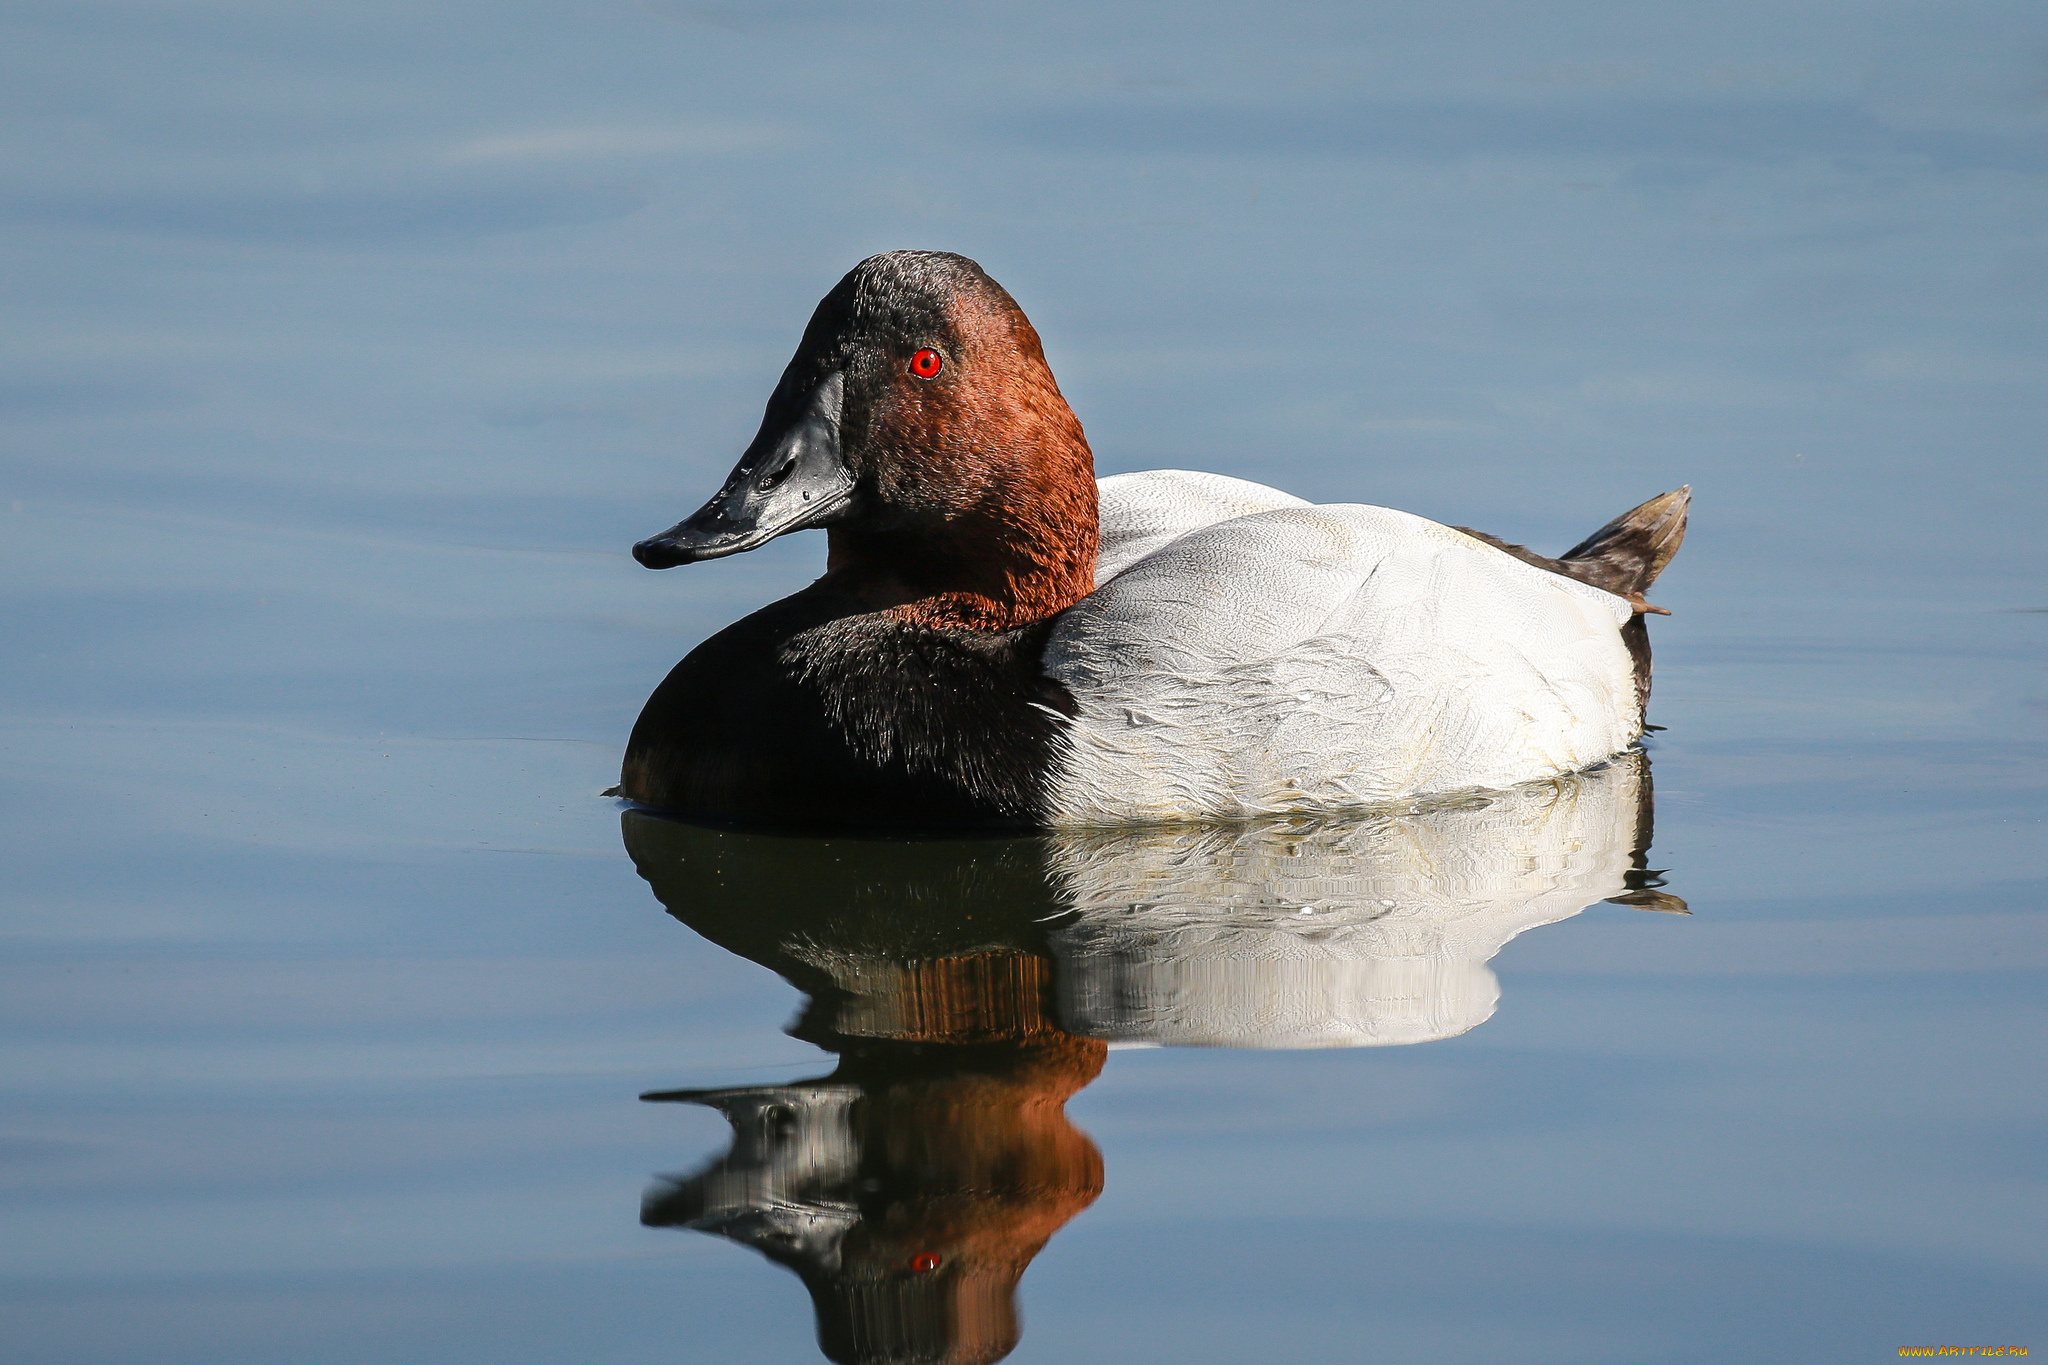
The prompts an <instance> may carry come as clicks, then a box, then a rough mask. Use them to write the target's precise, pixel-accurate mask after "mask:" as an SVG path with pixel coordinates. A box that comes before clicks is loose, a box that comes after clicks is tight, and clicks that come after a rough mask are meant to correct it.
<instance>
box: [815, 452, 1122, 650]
mask: <svg viewBox="0 0 2048 1365" xmlns="http://www.w3.org/2000/svg"><path fill="white" fill-rule="evenodd" d="M1061 465H1062V466H1063V467H1062V468H1060V469H1058V470H1057V471H1051V470H1048V471H1045V473H1046V474H1047V475H1048V477H1040V478H1030V477H1026V478H1022V479H1018V480H1015V481H1009V480H1006V481H1004V486H1002V487H1000V488H998V489H997V490H995V491H994V492H993V493H992V494H991V496H990V497H989V498H988V499H986V500H985V501H984V502H983V503H982V505H981V506H980V507H978V508H976V509H975V510H973V511H971V512H968V513H966V514H963V515H960V516H956V517H954V518H952V519H950V520H949V521H947V522H946V523H945V524H944V525H943V526H941V527H938V528H934V529H930V530H919V531H869V530H863V529H861V528H859V527H852V526H844V527H841V526H835V527H833V528H832V530H831V531H830V532H829V538H830V543H831V553H830V555H829V557H828V558H827V560H826V565H825V572H826V579H827V581H828V582H830V583H831V584H832V586H834V587H835V588H838V589H840V590H841V591H845V592H848V593H851V594H853V595H854V596H856V597H858V598H860V599H861V600H862V601H863V602H864V603H866V604H867V606H868V608H869V609H870V610H872V611H886V612H888V613H889V614H890V615H891V616H894V617H896V618H897V619H898V620H901V621H906V622H909V623H911V624H914V625H920V626H928V627H936V628H952V629H959V630H977V631H1001V630H1014V629H1016V628H1017V627H1018V626H1023V625H1029V624H1030V623H1031V622H1033V621H1041V620H1044V619H1045V618H1046V617H1048V616H1051V615H1053V614H1055V613H1057V612H1061V611H1064V610H1066V609H1067V608H1068V607H1070V606H1072V605H1073V604H1074V603H1076V602H1078V601H1080V600H1081V599H1082V598H1083V597H1086V596H1087V595H1088V594H1089V593H1090V592H1093V591H1094V589H1095V557H1096V545H1097V531H1096V520H1095V517H1096V509H1095V476H1094V468H1093V462H1092V461H1091V460H1089V459H1088V451H1087V446H1086V445H1085V444H1084V445H1082V446H1081V447H1080V451H1079V459H1078V461H1076V460H1073V459H1068V460H1063V461H1062V462H1061ZM1055 473H1056V474H1057V475H1058V477H1049V476H1050V475H1052V474H1055Z"/></svg>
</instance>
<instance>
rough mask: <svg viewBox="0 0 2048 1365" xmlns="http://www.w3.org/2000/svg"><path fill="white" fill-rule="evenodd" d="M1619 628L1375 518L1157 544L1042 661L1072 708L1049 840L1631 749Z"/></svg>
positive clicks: (1462, 782)
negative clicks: (1061, 829) (1063, 831)
mask: <svg viewBox="0 0 2048 1365" xmlns="http://www.w3.org/2000/svg"><path fill="white" fill-rule="evenodd" d="M1176 478H1178V476H1176ZM1110 482H1113V481H1105V483H1106V484H1107V483H1110ZM1229 482H1231V483H1233V484H1234V483H1237V482H1238V481H1235V480H1232V481H1229ZM1243 487H1244V488H1247V489H1257V488H1258V485H1256V484H1248V485H1243ZM1267 491H1268V492H1270V490H1267ZM1277 496H1282V497H1284V496H1285V495H1284V494H1283V495H1277ZM1155 501H1164V500H1163V499H1162V500H1155ZM1169 510H1170V509H1169ZM1162 519H1163V518H1162ZM1132 524H1133V525H1134V526H1135V525H1141V524H1143V523H1142V522H1140V521H1138V520H1137V519H1135V518H1134V519H1133V523H1132ZM1138 534H1139V533H1137V532H1132V533H1129V534H1128V535H1127V536H1126V539H1130V540H1135V539H1136V538H1137V536H1138ZM1629 615H1630V607H1629V605H1628V603H1627V602H1625V601H1624V600H1623V599H1621V598H1619V597H1616V596H1614V595H1613V594H1611V593H1605V592H1601V591H1600V590H1598V589H1596V588H1590V587H1586V586H1585V585H1583V584H1580V583H1575V582H1572V581H1570V580H1568V579H1564V578H1561V577H1559V576H1558V575H1556V574H1551V573H1546V572H1544V571H1543V570H1541V569H1538V568H1535V567H1533V566H1531V565H1528V564H1524V563H1522V562H1521V561H1519V560H1517V559H1515V558H1514V557H1513V556H1511V555H1507V554H1504V553H1503V552H1501V551H1499V550H1496V549H1494V548H1493V547H1491V546H1489V545H1485V544H1482V543H1480V542H1479V541H1476V540H1473V539H1472V538H1471V537H1470V536H1466V535H1463V534H1461V533H1459V532H1457V531H1453V530H1451V529H1450V528H1449V527H1446V526H1440V525H1438V524H1437V523H1435V522H1432V521H1428V520H1425V519H1424V518H1422V517H1417V516H1412V515H1410V514H1408V513H1406V512H1396V511H1393V510H1391V509H1388V508H1384V507H1367V506H1362V505H1356V504H1333V505H1328V506H1311V505H1308V504H1300V505H1296V506H1291V507H1282V508H1280V509H1278V510H1274V511H1262V512H1257V513H1254V514H1252V515H1250V516H1241V517H1238V518H1236V519H1233V520H1228V521H1222V522H1218V523H1216V524H1214V525H1209V526H1205V527H1203V528H1201V529H1199V530H1194V531H1191V532H1189V533H1186V534H1182V535H1179V536H1177V537H1170V538H1168V539H1167V540H1166V541H1165V543H1164V544H1163V545H1162V546H1161V547H1160V548H1158V549H1155V550H1153V551H1152V552H1151V553H1149V554H1147V555H1145V556H1144V557H1143V558H1141V559H1139V560H1137V561H1136V562H1135V563H1131V564H1130V565H1129V566H1128V567H1127V568H1125V569H1124V570H1123V571H1122V572H1121V573H1119V574H1117V575H1116V576H1115V577H1113V578H1111V579H1110V580H1109V581H1108V582H1106V583H1104V584H1103V585H1102V586H1101V587H1099V588H1097V589H1096V591H1095V592H1094V593H1092V594H1090V595H1089V596H1088V597H1087V598H1085V599H1083V600H1082V601H1081V602H1079V603H1077V604H1076V605H1075V606H1073V607H1071V608H1069V609H1068V610H1067V611H1066V612H1065V613H1064V614H1063V615H1062V616H1061V617H1060V618H1059V621H1058V623H1057V624H1056V625H1055V627H1054V629H1053V633H1052V636H1051V638H1050V640H1049V641H1048V644H1047V647H1046V653H1045V668H1046V672H1047V673H1048V674H1050V675H1051V676H1052V677H1053V678H1055V679H1057V680H1058V681H1060V682H1061V683H1063V684H1065V685H1066V687H1067V688H1068V689H1069V690H1070V691H1071V692H1072V693H1073V695H1074V698H1075V701H1076V703H1077V705H1078V710H1079V714H1078V716H1077V718H1076V719H1075V722H1074V724H1073V725H1072V727H1071V730H1070V736H1071V740H1072V743H1071V747H1070V750H1069V752H1068V754H1067V755H1066V757H1065V759H1064V761H1063V763H1062V766H1061V770H1060V771H1059V772H1058V773H1057V774H1056V775H1055V778H1054V783H1053V803H1052V804H1053V820H1054V822H1055V823H1058V824H1064V825H1090V824H1126V823H1130V822H1134V821H1137V822H1143V821H1149V820H1173V819H1187V818H1190V817H1209V818H1224V819H1234V818H1244V817H1248V816H1254V815H1262V814H1271V813H1278V812H1284V811H1291V810H1332V809H1343V808H1347V807H1359V806H1372V805H1377V804H1381V803H1385V802H1390V801H1397V800H1400V799H1403V798H1406V797H1409V796H1413V795H1416V794H1422V793H1435V792H1448V791H1457V790H1462V789H1466V788H1475V787H1476V788H1504V787H1509V786H1512V785H1514V784H1516V783H1519V782H1527V781H1532V780H1537V779H1541V778H1545V777H1551V776H1555V775H1557V774H1560V773H1567V772H1572V771H1575V770H1577V769H1581V768H1585V767H1588V766H1590V765H1592V764H1594V763H1597V762H1599V761H1600V760H1602V759H1604V758H1607V757H1608V756H1609V755H1611V754H1614V753H1616V752H1618V751H1620V750H1621V749H1623V748H1625V747H1627V745H1628V744H1629V743H1630V741H1631V740H1633V739H1634V738H1635V736H1636V735H1637V733H1639V730H1640V715H1639V712H1638V709H1637V704H1636V694H1635V680H1634V673H1633V666H1632V664H1631V662H1630V660H1629V656H1628V651H1627V650H1626V648H1625V647H1624V646H1623V645H1622V643H1621V638H1620V634H1619V630H1620V626H1621V625H1622V623H1623V622H1625V621H1627V620H1628V618H1629Z"/></svg>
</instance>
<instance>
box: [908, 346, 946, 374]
mask: <svg viewBox="0 0 2048 1365" xmlns="http://www.w3.org/2000/svg"><path fill="white" fill-rule="evenodd" d="M945 368H946V362H945V361H944V360H943V359H941V358H940V356H939V353H938V352H937V351H934V350H933V349H932V348H931V347H929V346H927V347H925V348H924V349H923V350H921V351H919V352H918V353H917V354H916V355H914V356H912V357H910V372H911V373H912V374H914V375H916V376H917V377H918V378H919V379H937V378H938V377H939V371H940V370H943V369H945Z"/></svg>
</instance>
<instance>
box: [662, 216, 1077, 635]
mask: <svg viewBox="0 0 2048 1365" xmlns="http://www.w3.org/2000/svg"><path fill="white" fill-rule="evenodd" d="M809 527H826V528H829V530H830V534H831V542H832V554H831V560H830V572H831V574H832V575H833V576H834V577H836V578H837V579H839V580H840V581H841V583H842V585H843V586H845V587H847V588H848V589H849V590H851V591H854V592H857V593H860V594H861V595H863V596H864V597H865V598H867V599H868V600H869V601H871V602H872V604H873V605H874V606H875V607H877V608H878V609H879V608H890V609H894V610H897V611H899V612H902V613H904V614H906V615H909V616H913V617H916V618H918V619H922V620H925V621H927V622H929V623H932V624H949V625H964V626H969V627H973V628H980V629H1003V628H1007V627H1009V626H1013V625H1018V624H1022V623H1023V622H1025V621H1030V620H1035V619H1038V618H1039V617H1042V616H1046V615H1050V614H1051V613H1052V612H1055V611H1058V610H1060V609H1061V608H1063V607H1065V606H1067V605H1069V604H1070V603H1072V602H1074V601H1076V600H1078V599H1079V598H1080V597H1082V596H1084V595H1085V594H1086V593H1087V592H1088V591H1089V588H1090V587H1091V586H1092V583H1093V573H1094V565H1095V552H1096V522H1095V478H1094V464H1093V460H1092V458H1091V457H1090V455H1089V451H1088V442H1087V440H1086V438H1085V437H1084V436H1083V435H1082V433H1081V425H1080V423H1079V422H1078V421H1076V420H1075V418H1074V414H1073V412H1072V411H1071V410H1070V409H1069V408H1068V407H1067V403H1066V400H1065V399H1064V398H1063V397H1062V396H1061V395H1060V391H1059V385H1058V384H1057V383H1056V382H1054V380H1053V376H1052V371H1051V370H1050V369H1049V368H1048V367H1047V365H1046V363H1045V353H1044V351H1043V349H1042V348H1041V347H1040V345H1039V340H1038V333H1037V332H1036V331H1035V330H1033V328H1032V326H1031V322H1030V320H1029V319H1027V318H1026V317H1025V316H1024V313H1023V310H1022V309H1020V308H1019V307H1018V306H1017V303H1016V301H1015V300H1014V299H1012V298H1011V297H1010V295H1009V293H1008V292H1007V291H1005V290H1004V289H1003V287H1002V286H1001V285H999V284H997V283H996V282H995V281H994V280H992V279H990V278H989V277H988V276H987V275H986V274H984V273H983V272H982V269H981V267H980V266H978V265H976V264H975V263H974V262H973V261H970V260H968V259H967V258H966V257H964V256H955V255H951V254H949V253H946V252H938V251H891V252H885V253H883V254H882V255H879V256H871V257H869V258H868V259H867V260H865V261H862V262H861V263H860V264H859V265H858V266H856V267H854V269H853V270H852V271H851V272H850V273H848V275H847V276H846V278H845V279H843V280H841V281H840V282H839V284H838V286H837V287H836V288H834V289H833V290H832V292H831V293H829V294H827V295H826V296H825V298H824V300H823V301H822V302H821V303H819V305H818V308H817V311H816V312H815V313H813V314H812V316H811V322H810V326H809V327H807V328H806V329H805V331H804V338H803V342H802V344H801V345H799V346H798V347H797V352H796V355H795V357H794V358H793V359H792V360H791V361H790V362H789V366H788V368H787V369H785V370H784V371H783V372H782V381H781V383H779V384H777V385H776V387H775V392H774V393H773V394H772V395H771V396H770V397H769V399H768V411H767V414H766V415H765V416H764V417H763V419H762V422H761V430H760V432H759V434H758V435H756V436H755V437H754V441H753V444H751V445H749V446H748V447H747V450H746V453H745V454H743V455H742V456H741V457H740V461H739V464H738V465H736V466H735V467H734V469H733V471H732V474H731V476H730V477H729V478H727V479H726V481H725V486H724V487H723V488H721V489H719V491H718V493H717V495H716V496H714V497H713V498H712V499H711V501H710V502H708V503H706V504H705V505H704V506H703V507H702V508H700V509H699V510H698V511H697V512H695V513H694V514H692V515H691V516H690V517H688V518H687V519H685V520H684V521H682V522H680V523H678V524H677V525H675V526H673V527H671V528H670V529H668V530H666V531H664V532H662V533H661V534H660V535H658V536H653V537H650V538H649V539H647V540H643V541H641V542H640V543H639V544H637V545H635V546H634V547H633V557H634V558H635V559H637V560H639V561H640V562H641V563H642V564H644V565H646V566H647V567H648V568H650V569H666V568H671V567H673V566H675V565H678V564H689V563H693V562H695V561H697V560H700V559H717V558H721V557H722V556H725V555H731V554H738V553H740V552H742V551H744V550H751V549H754V548H755V547H757V546H760V545H763V544H765V543H767V542H768V541H770V540H772V539H774V538H775V537H776V536H779V535H783V534H786V533H787V532H790V531H800V530H804V529H806V528H809Z"/></svg>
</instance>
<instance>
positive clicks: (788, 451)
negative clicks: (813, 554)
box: [633, 372, 853, 569]
mask: <svg viewBox="0 0 2048 1365" xmlns="http://www.w3.org/2000/svg"><path fill="white" fill-rule="evenodd" d="M845 393H846V379H845V376H843V375H841V374H839V373H837V372H834V373H832V374H829V375H827V376H825V378H824V379H823V380H822V381H820V382H819V384H818V386H817V387H816V388H814V389H812V390H811V393H810V396H809V397H808V398H806V399H805V400H804V401H803V404H802V406H801V407H800V408H799V409H798V411H797V414H796V417H795V419H794V420H793V421H791V422H789V423H787V424H786V425H784V426H782V427H781V428H780V429H774V430H771V429H770V428H769V427H767V426H764V427H763V428H762V431H761V434H760V435H758V436H756V437H755V438H754V443H753V444H752V445H750V446H748V447H747V453H746V454H744V455H742V456H740V462H739V464H738V465H736V466H735V467H734V468H733V471H732V475H731V477H729V478H728V479H726V481H725V487H723V488H721V489H719V490H718V494H717V496H716V497H714V498H712V499H711V501H710V502H707V503H705V504H704V505H703V506H702V507H700V508H699V509H697V511H696V512H695V513H693V514H692V515H691V516H690V517H689V518H688V519H687V520H684V521H681V522H678V523H677V524H676V525H674V526H671V527H670V528H669V529H668V530H666V531H663V532H662V533H661V534H660V535H658V536H650V537H648V538H647V539H646V540H643V541H641V542H640V543H639V544H638V545H635V546H634V547H633V558H635V559H637V560H639V561H640V562H641V563H642V564H644V565H646V566H647V567H648V568H650V569H672V568H674V567H675V566H676V565H678V564H694V563H696V562H697V561H698V560H700V559H721V558H723V557H725V556H726V555H736V554H739V553H741V552H743V551H746V550H751V549H754V548H755V547H757V546H760V545H765V544H767V543H768V542H769V541H771V540H773V539H775V537H777V536H779V535H785V534H787V533H788V532H790V531H801V530H803V529H804V528H805V527H809V526H823V525H826V524H828V523H829V522H830V521H832V520H833V519H834V518H835V517H836V516H837V515H838V514H839V513H840V512H842V511H844V510H845V508H846V506H847V505H848V504H849V503H850V502H851V501H852V500H853V473H852V471H851V470H849V469H848V468H847V467H846V460H845V458H844V456H843V455H842V453H841V451H840V449H839V415H840V406H841V403H842V402H843V400H844V397H845Z"/></svg>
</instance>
